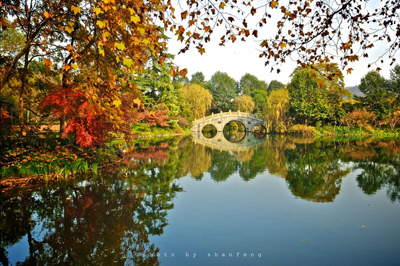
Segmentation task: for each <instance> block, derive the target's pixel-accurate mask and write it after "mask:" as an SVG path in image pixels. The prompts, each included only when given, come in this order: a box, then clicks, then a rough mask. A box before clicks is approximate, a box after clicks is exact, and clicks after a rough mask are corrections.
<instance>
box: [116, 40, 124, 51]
mask: <svg viewBox="0 0 400 266" xmlns="http://www.w3.org/2000/svg"><path fill="white" fill-rule="evenodd" d="M114 47H116V48H117V49H119V50H121V51H123V50H125V44H124V43H122V42H121V43H117V42H116V43H114Z"/></svg>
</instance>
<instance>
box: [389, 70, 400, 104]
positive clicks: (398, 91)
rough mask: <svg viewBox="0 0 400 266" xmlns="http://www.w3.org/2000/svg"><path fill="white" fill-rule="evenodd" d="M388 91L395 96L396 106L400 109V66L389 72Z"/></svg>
mask: <svg viewBox="0 0 400 266" xmlns="http://www.w3.org/2000/svg"><path fill="white" fill-rule="evenodd" d="M389 89H390V91H391V92H392V93H394V94H395V95H396V106H397V107H398V108H399V107H400V65H396V66H395V67H394V68H393V69H391V70H390V83H389Z"/></svg>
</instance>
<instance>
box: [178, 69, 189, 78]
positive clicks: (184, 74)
mask: <svg viewBox="0 0 400 266" xmlns="http://www.w3.org/2000/svg"><path fill="white" fill-rule="evenodd" d="M187 73H188V71H187V69H186V68H184V69H182V70H181V71H179V75H181V76H182V77H186V75H187Z"/></svg>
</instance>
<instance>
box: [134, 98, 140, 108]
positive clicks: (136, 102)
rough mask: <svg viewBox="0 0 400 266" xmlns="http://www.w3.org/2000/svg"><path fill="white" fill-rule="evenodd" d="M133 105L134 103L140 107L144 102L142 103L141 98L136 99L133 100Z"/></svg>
mask: <svg viewBox="0 0 400 266" xmlns="http://www.w3.org/2000/svg"><path fill="white" fill-rule="evenodd" d="M133 103H134V104H135V105H136V106H137V107H139V106H140V104H141V103H142V101H141V100H140V99H139V98H136V99H134V100H133Z"/></svg>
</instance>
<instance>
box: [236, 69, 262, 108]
mask: <svg viewBox="0 0 400 266" xmlns="http://www.w3.org/2000/svg"><path fill="white" fill-rule="evenodd" d="M239 90H240V91H241V92H242V93H243V94H247V95H250V96H251V98H252V99H253V101H254V104H255V106H254V109H255V110H254V112H255V113H261V112H262V110H263V107H264V106H265V104H266V101H267V96H268V92H269V89H268V84H267V82H265V81H263V80H259V79H258V78H257V77H256V76H253V75H251V74H249V73H246V74H245V75H244V76H243V77H242V78H241V79H240V81H239Z"/></svg>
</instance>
